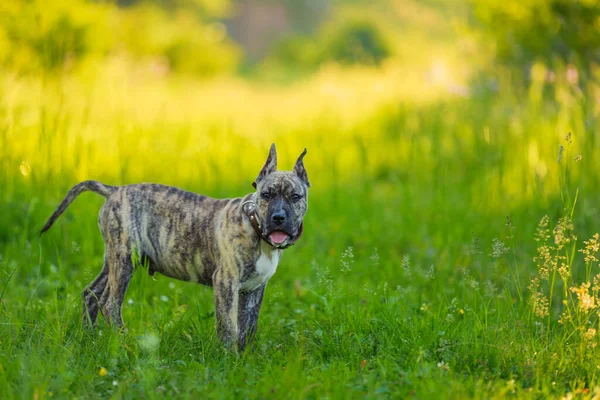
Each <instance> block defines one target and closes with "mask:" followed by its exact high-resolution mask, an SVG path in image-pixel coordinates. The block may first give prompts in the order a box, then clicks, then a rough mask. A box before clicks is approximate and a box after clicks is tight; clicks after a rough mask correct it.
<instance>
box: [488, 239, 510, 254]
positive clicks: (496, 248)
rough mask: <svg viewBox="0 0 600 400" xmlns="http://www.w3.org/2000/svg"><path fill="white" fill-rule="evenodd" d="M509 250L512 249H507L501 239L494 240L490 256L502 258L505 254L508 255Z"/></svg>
mask: <svg viewBox="0 0 600 400" xmlns="http://www.w3.org/2000/svg"><path fill="white" fill-rule="evenodd" d="M509 250H510V248H509V247H506V245H505V244H504V243H502V242H501V241H500V239H498V238H494V239H493V240H492V254H490V256H491V257H494V258H500V257H502V256H503V255H504V254H506V253H508V251H509Z"/></svg>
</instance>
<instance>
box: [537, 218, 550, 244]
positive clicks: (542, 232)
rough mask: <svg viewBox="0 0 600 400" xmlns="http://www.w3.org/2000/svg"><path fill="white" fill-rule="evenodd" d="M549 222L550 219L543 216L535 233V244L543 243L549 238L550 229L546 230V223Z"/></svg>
mask: <svg viewBox="0 0 600 400" xmlns="http://www.w3.org/2000/svg"><path fill="white" fill-rule="evenodd" d="M549 222H550V218H548V216H547V215H544V216H543V217H542V219H541V220H540V222H539V223H538V226H537V228H536V232H535V241H536V242H545V241H546V240H548V239H549V238H550V229H549V228H548V223H549Z"/></svg>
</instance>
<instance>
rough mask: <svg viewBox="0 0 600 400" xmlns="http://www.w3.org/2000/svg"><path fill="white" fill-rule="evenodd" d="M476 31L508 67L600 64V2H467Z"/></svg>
mask: <svg viewBox="0 0 600 400" xmlns="http://www.w3.org/2000/svg"><path fill="white" fill-rule="evenodd" d="M470 1H471V3H472V5H473V15H474V17H475V19H474V20H473V22H474V26H475V27H476V28H477V29H481V30H482V31H483V32H484V33H485V35H486V37H488V38H490V39H491V40H492V42H493V43H494V45H495V50H496V54H497V57H498V59H499V60H500V61H502V62H504V63H507V64H509V65H517V66H524V67H528V66H529V65H530V64H531V63H532V62H533V61H535V60H540V61H544V62H545V63H546V64H552V63H553V62H555V61H559V62H561V63H563V64H565V63H574V64H577V65H578V66H580V67H581V68H583V69H584V71H587V70H589V67H590V65H592V64H594V63H599V62H600V0H520V1H506V0H470Z"/></svg>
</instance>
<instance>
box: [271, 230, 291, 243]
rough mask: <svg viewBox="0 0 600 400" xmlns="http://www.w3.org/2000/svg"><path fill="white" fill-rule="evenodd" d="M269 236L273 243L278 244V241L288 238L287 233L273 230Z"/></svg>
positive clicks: (281, 241)
mask: <svg viewBox="0 0 600 400" xmlns="http://www.w3.org/2000/svg"><path fill="white" fill-rule="evenodd" d="M269 238H270V239H271V241H272V242H273V243H277V244H280V243H283V242H284V241H285V239H287V238H288V235H287V234H286V233H284V232H281V231H275V232H273V233H271V234H270V235H269Z"/></svg>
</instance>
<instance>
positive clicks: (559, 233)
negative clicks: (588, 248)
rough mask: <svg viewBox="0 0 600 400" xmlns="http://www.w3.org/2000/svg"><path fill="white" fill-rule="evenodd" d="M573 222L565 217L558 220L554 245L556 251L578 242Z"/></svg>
mask: <svg viewBox="0 0 600 400" xmlns="http://www.w3.org/2000/svg"><path fill="white" fill-rule="evenodd" d="M573 229H574V226H573V222H572V221H571V220H570V219H569V217H563V218H561V219H559V220H558V224H556V227H555V228H554V244H556V249H557V250H559V251H560V250H561V249H562V248H563V247H564V246H565V245H566V244H568V243H571V241H575V240H577V236H575V234H574V233H573Z"/></svg>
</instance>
